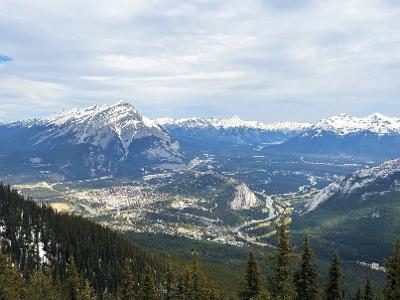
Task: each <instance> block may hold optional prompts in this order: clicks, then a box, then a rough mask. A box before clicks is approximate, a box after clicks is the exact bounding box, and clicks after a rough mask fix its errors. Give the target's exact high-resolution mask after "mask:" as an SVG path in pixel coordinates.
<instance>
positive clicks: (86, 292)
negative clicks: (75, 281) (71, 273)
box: [79, 279, 96, 300]
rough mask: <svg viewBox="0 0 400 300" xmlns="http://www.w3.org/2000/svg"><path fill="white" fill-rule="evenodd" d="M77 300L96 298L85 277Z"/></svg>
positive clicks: (94, 299) (93, 299)
mask: <svg viewBox="0 0 400 300" xmlns="http://www.w3.org/2000/svg"><path fill="white" fill-rule="evenodd" d="M79 300H96V296H95V294H94V291H93V288H92V287H91V285H90V283H89V281H88V280H87V279H86V280H85V282H84V284H83V285H82V287H81V290H80V293H79Z"/></svg>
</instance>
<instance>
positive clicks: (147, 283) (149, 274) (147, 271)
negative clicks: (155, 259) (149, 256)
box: [140, 265, 158, 300]
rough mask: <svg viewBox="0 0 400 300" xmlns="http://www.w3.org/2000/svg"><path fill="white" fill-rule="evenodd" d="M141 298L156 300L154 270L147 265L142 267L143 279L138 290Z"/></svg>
mask: <svg viewBox="0 0 400 300" xmlns="http://www.w3.org/2000/svg"><path fill="white" fill-rule="evenodd" d="M140 299H141V300H157V299H158V296H157V290H156V284H155V278H154V272H153V270H152V269H151V268H150V266H149V265H146V266H145V268H144V274H143V280H142V284H141V291H140Z"/></svg>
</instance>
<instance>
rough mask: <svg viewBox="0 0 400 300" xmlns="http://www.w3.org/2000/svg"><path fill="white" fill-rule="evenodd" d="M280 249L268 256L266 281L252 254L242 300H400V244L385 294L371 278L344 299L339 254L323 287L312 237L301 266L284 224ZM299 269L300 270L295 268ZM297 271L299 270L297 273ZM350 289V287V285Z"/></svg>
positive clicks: (279, 230)
mask: <svg viewBox="0 0 400 300" xmlns="http://www.w3.org/2000/svg"><path fill="white" fill-rule="evenodd" d="M277 241H278V243H277V248H276V250H275V251H273V252H272V253H269V254H267V255H266V259H267V265H268V270H266V272H264V273H265V274H266V276H265V280H263V278H262V275H261V274H262V272H261V271H260V267H259V265H258V263H257V260H256V255H255V253H254V252H251V253H250V254H249V257H248V261H247V267H246V273H245V274H246V275H245V279H244V280H243V282H244V284H243V287H242V289H241V290H240V291H239V296H240V299H242V300H344V299H356V300H377V299H385V300H396V299H397V300H399V299H400V241H396V242H395V245H394V249H393V255H392V257H390V258H389V259H388V260H387V261H386V262H385V267H386V272H387V279H386V285H385V287H384V289H383V290H382V291H379V293H376V294H375V291H374V288H373V286H372V282H371V280H370V278H367V280H366V282H365V286H364V287H363V288H360V287H359V288H358V289H357V290H356V293H355V295H354V296H352V295H349V296H347V297H346V295H345V287H344V281H343V274H342V270H341V266H340V258H339V254H338V253H337V252H336V251H335V252H334V253H333V255H332V260H331V264H330V268H329V271H328V278H327V282H326V283H325V285H321V283H320V279H319V273H318V269H317V264H316V259H315V256H314V253H313V250H312V247H311V243H310V240H309V237H308V236H307V235H305V237H304V242H303V247H302V254H301V258H300V262H298V263H297V264H295V258H296V254H295V252H294V251H293V249H292V246H291V244H290V240H289V233H288V228H287V224H286V222H285V220H282V221H281V222H280V223H278V224H277ZM296 266H297V267H296ZM296 268H297V270H296ZM350 285H351V283H350Z"/></svg>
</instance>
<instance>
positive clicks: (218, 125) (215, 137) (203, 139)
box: [156, 116, 310, 147]
mask: <svg viewBox="0 0 400 300" xmlns="http://www.w3.org/2000/svg"><path fill="white" fill-rule="evenodd" d="M156 121H157V123H159V124H160V125H162V126H163V127H164V128H166V129H167V130H168V132H170V133H171V135H172V136H173V137H174V138H176V139H177V140H179V141H181V142H183V143H186V144H190V145H193V144H195V145H200V146H202V147H207V146H211V145H220V144H226V145H231V144H234V145H242V144H260V143H277V142H282V141H285V140H287V139H288V138H290V137H293V136H295V135H297V134H299V133H301V132H303V131H304V130H305V129H306V128H308V127H309V126H310V124H306V123H295V122H283V123H279V122H277V123H262V122H257V121H245V120H241V119H240V118H239V117H237V116H235V117H232V118H231V119H214V118H209V119H206V118H189V119H185V118H182V119H171V118H161V119H157V120H156Z"/></svg>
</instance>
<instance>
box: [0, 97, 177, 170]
mask: <svg viewBox="0 0 400 300" xmlns="http://www.w3.org/2000/svg"><path fill="white" fill-rule="evenodd" d="M0 141H1V143H0V151H2V152H5V153H15V152H22V155H23V156H24V155H25V156H26V157H27V159H28V158H29V156H30V158H34V159H35V161H37V162H40V163H41V164H50V165H51V169H52V170H53V171H58V172H60V173H62V174H63V175H66V176H72V177H79V176H81V177H87V176H89V177H90V176H100V175H114V174H116V173H119V172H128V173H129V172H132V171H133V170H137V169H139V168H140V167H142V166H143V165H145V164H151V163H158V162H180V161H182V153H181V151H180V146H179V144H178V143H177V142H176V141H175V140H174V139H173V138H172V137H171V136H170V135H169V134H168V133H167V132H166V131H165V130H164V129H163V128H162V127H161V126H159V125H158V124H157V123H155V122H153V121H151V120H150V119H148V118H146V117H143V116H142V115H140V114H139V113H138V112H137V111H136V109H135V108H134V107H133V106H132V105H130V104H129V103H126V102H118V103H116V104H114V105H95V106H91V107H89V108H77V109H72V110H70V111H67V112H62V113H57V114H55V115H52V116H49V117H46V118H41V119H32V120H27V121H22V122H14V123H10V124H7V125H2V126H0ZM74 168H76V169H78V170H79V171H74Z"/></svg>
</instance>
